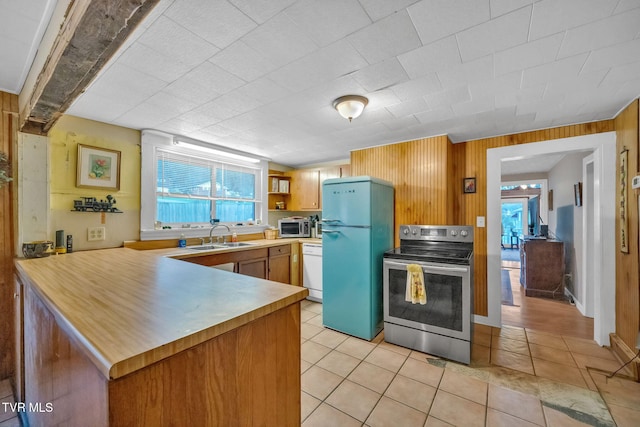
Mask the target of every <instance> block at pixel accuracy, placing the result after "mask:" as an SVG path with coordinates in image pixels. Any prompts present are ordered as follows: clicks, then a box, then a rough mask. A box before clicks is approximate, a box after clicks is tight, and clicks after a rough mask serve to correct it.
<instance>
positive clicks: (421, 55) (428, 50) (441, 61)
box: [398, 36, 461, 79]
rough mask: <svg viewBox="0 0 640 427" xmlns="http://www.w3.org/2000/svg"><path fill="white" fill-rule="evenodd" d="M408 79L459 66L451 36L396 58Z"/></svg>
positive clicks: (458, 53) (458, 55)
mask: <svg viewBox="0 0 640 427" xmlns="http://www.w3.org/2000/svg"><path fill="white" fill-rule="evenodd" d="M398 60H399V61H400V64H402V66H403V67H404V69H405V70H406V72H407V74H408V75H409V77H411V78H412V79H413V78H416V77H421V76H424V75H427V74H429V73H431V72H434V71H439V70H446V69H448V68H451V67H452V66H453V65H456V64H460V63H461V59H460V52H459V51H458V44H457V42H456V38H455V37H453V36H451V37H447V38H446V39H442V40H439V41H437V42H434V43H431V44H429V45H427V46H422V47H420V48H418V49H414V50H412V51H410V52H407V53H404V54H402V55H400V56H398Z"/></svg>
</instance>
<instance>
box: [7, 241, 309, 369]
mask: <svg viewBox="0 0 640 427" xmlns="http://www.w3.org/2000/svg"><path fill="white" fill-rule="evenodd" d="M289 243H290V242H289ZM278 244H285V242H282V241H281V242H279V243H278ZM268 246H277V244H274V245H268ZM260 247H261V246H257V248H260ZM262 247H266V246H262ZM118 249H125V248H114V249H112V250H118ZM176 249H178V248H176ZM180 249H182V248H180ZM246 249H249V248H247V247H246V246H245V247H241V248H229V251H236V250H246ZM126 250H131V249H126ZM164 251H166V249H165V250H162V249H161V250H152V252H154V255H156V256H159V257H162V256H165V257H169V258H174V257H172V256H169V255H166V254H161V252H164ZM224 251H225V252H226V251H227V249H225V250H224ZM145 252H146V251H145ZM204 252H205V253H199V252H196V255H200V256H202V255H207V254H210V253H211V252H208V251H204ZM214 253H220V251H215V252H214ZM175 258H177V259H180V258H184V257H180V256H176V257H175ZM21 261H25V259H23V258H16V259H15V260H14V269H15V270H14V271H15V272H16V275H17V276H18V277H19V279H20V280H21V282H22V284H23V285H24V286H29V287H30V289H31V290H33V292H34V293H35V294H36V295H37V297H38V298H39V299H40V300H41V301H42V303H43V304H44V305H45V306H46V307H47V309H49V310H50V311H51V313H52V315H53V316H54V318H55V319H56V322H57V323H58V325H59V326H60V327H61V329H63V330H64V332H65V333H66V334H67V335H69V338H70V339H71V340H73V341H74V342H76V343H77V344H78V347H79V350H80V351H82V353H83V354H85V355H86V356H87V357H88V358H89V360H91V362H92V363H93V364H94V365H95V367H96V369H97V370H98V371H99V372H101V374H102V375H103V376H104V377H105V378H106V379H107V380H113V379H117V378H120V377H123V376H125V375H128V374H130V373H133V372H135V371H137V370H140V369H143V368H145V367H147V366H150V365H151V364H153V363H156V362H158V361H160V360H163V359H166V358H168V357H171V356H173V355H175V354H178V353H180V352H182V351H184V350H186V349H189V348H192V347H195V346H197V345H199V344H202V343H204V342H206V341H208V340H211V339H213V338H215V337H217V336H220V335H222V334H224V333H226V332H229V331H231V330H233V329H236V328H238V327H240V326H243V325H245V324H247V323H249V322H251V321H253V320H256V319H259V318H261V317H264V316H266V315H269V314H271V313H273V312H275V311H277V310H280V309H282V308H284V307H287V306H289V305H292V304H295V303H298V302H300V301H302V300H304V299H305V298H306V296H307V295H308V290H307V289H306V288H304V287H301V286H300V287H297V286H293V285H288V286H291V287H292V288H298V289H297V290H295V291H292V293H291V294H289V295H287V296H285V297H282V298H280V299H279V300H277V301H273V302H271V303H267V304H265V305H263V306H260V307H257V308H256V309H254V310H251V311H248V312H245V313H243V314H240V315H238V316H236V317H234V318H232V319H229V320H226V321H223V322H221V323H217V324H215V325H211V326H209V327H207V328H204V329H202V330H200V331H195V332H193V333H191V334H189V335H186V336H184V337H182V338H179V339H177V340H174V341H172V342H167V343H164V344H163V345H161V346H159V347H156V348H154V349H151V350H148V351H145V352H142V353H139V354H137V355H134V356H130V357H127V358H125V359H123V360H120V361H116V362H110V361H109V360H108V359H107V358H106V357H105V355H103V354H102V352H101V351H100V350H99V349H98V348H97V347H96V346H95V345H94V344H93V343H92V342H91V341H90V340H89V339H87V338H86V337H85V335H83V334H82V333H81V332H80V331H79V330H78V329H77V328H76V327H75V326H74V325H73V323H72V322H71V321H70V320H68V318H67V316H66V315H65V314H64V313H63V311H62V310H61V309H60V308H59V307H58V306H57V305H56V304H55V303H54V301H53V300H52V299H51V298H49V297H47V295H46V293H45V292H43V291H42V290H41V289H40V287H39V285H38V284H37V283H36V282H35V281H34V280H32V279H31V277H30V276H29V274H28V273H27V272H26V271H25V270H24V268H23V266H22V265H21ZM194 267H196V266H195V265H194ZM256 280H260V279H256Z"/></svg>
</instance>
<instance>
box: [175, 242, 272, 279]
mask: <svg viewBox="0 0 640 427" xmlns="http://www.w3.org/2000/svg"><path fill="white" fill-rule="evenodd" d="M268 257H269V250H268V248H259V249H247V250H243V251H234V252H225V253H221V254H207V255H202V256H198V257H192V258H184V261H188V262H191V263H194V264H200V265H206V266H207V267H212V266H215V265H220V264H228V263H233V264H234V268H233V271H235V272H236V273H240V274H244V275H246V276H251V277H257V278H259V279H266V278H267V262H268Z"/></svg>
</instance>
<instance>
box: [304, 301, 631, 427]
mask: <svg viewBox="0 0 640 427" xmlns="http://www.w3.org/2000/svg"><path fill="white" fill-rule="evenodd" d="M302 321H303V323H302V366H301V367H302V395H301V399H302V425H303V426H304V427H316V426H330V427H338V426H363V425H365V426H370V427H377V426H394V427H396V426H402V427H411V426H426V427H433V426H451V425H454V426H509V427H511V426H550V427H555V426H616V425H617V426H619V427H627V426H629V427H631V426H640V383H636V382H633V381H631V380H629V379H628V378H626V377H624V376H616V377H614V378H612V379H607V378H606V375H607V374H609V373H610V372H612V371H614V370H616V369H618V368H619V367H620V365H621V363H620V362H619V361H618V360H617V359H616V358H615V356H614V355H613V354H612V353H611V351H610V350H609V349H608V348H603V347H600V346H598V345H597V344H596V343H595V342H594V341H589V340H584V339H580V338H572V337H566V336H560V335H553V334H550V333H546V332H538V331H532V330H528V329H523V328H516V327H503V328H501V329H498V328H491V327H487V326H484V325H475V329H474V337H473V343H474V344H473V350H472V363H471V365H470V366H466V365H462V364H459V363H455V362H450V361H446V360H443V359H439V358H436V357H433V356H430V355H428V354H424V353H420V352H417V351H412V350H409V349H406V348H403V347H399V346H395V345H393V344H389V343H386V342H384V336H383V334H380V335H379V336H378V337H376V339H374V340H373V341H372V342H367V341H364V340H361V339H358V338H354V337H350V336H348V335H345V334H342V333H339V332H336V331H333V330H330V329H326V328H323V327H322V304H318V303H314V302H311V301H304V302H303V303H302ZM624 374H625V371H622V375H624ZM627 374H628V373H627Z"/></svg>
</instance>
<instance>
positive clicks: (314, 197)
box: [289, 169, 320, 211]
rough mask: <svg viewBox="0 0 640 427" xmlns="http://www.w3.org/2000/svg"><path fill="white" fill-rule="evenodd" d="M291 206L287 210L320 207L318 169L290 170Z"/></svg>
mask: <svg viewBox="0 0 640 427" xmlns="http://www.w3.org/2000/svg"><path fill="white" fill-rule="evenodd" d="M290 174H291V184H290V186H291V207H290V208H289V210H294V211H295V210H319V209H320V183H319V180H320V172H319V171H318V169H299V170H295V171H291V172H290Z"/></svg>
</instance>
